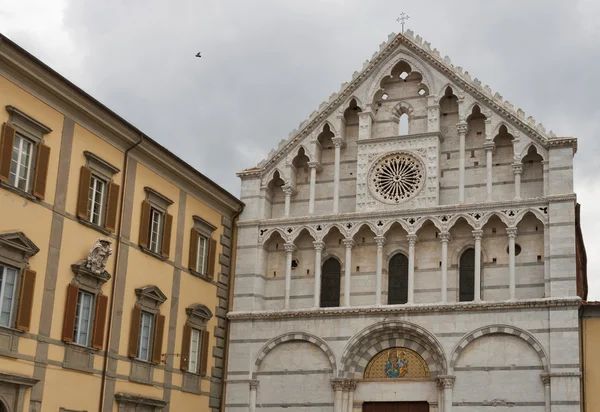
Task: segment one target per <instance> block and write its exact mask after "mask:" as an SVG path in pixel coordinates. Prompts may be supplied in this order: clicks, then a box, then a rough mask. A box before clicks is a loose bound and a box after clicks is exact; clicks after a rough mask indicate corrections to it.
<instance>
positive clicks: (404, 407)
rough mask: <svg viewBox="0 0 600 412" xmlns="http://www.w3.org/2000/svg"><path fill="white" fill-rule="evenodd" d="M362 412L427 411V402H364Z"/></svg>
mask: <svg viewBox="0 0 600 412" xmlns="http://www.w3.org/2000/svg"><path fill="white" fill-rule="evenodd" d="M363 412H429V404H428V403H427V402H365V403H363Z"/></svg>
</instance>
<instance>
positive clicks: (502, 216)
mask: <svg viewBox="0 0 600 412" xmlns="http://www.w3.org/2000/svg"><path fill="white" fill-rule="evenodd" d="M492 216H496V217H498V218H499V219H500V220H501V221H502V223H504V224H505V225H506V227H510V226H512V224H513V222H512V221H511V219H509V217H508V216H506V215H505V214H504V213H501V212H496V211H494V212H488V213H486V214H485V215H484V216H483V217H482V218H481V219H480V220H479V224H478V229H479V228H482V227H484V226H485V225H486V224H487V222H488V221H489V220H490V219H491V217H492Z"/></svg>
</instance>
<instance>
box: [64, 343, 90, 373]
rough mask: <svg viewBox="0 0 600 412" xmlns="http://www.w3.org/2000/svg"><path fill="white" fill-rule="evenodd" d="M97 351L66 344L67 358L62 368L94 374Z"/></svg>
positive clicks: (75, 344) (87, 347)
mask: <svg viewBox="0 0 600 412" xmlns="http://www.w3.org/2000/svg"><path fill="white" fill-rule="evenodd" d="M96 352H98V350H97V349H94V348H91V347H89V346H83V345H79V344H77V343H72V342H65V357H64V359H63V364H62V367H63V368H65V369H71V370H75V371H78V372H84V373H94V359H95V354H96Z"/></svg>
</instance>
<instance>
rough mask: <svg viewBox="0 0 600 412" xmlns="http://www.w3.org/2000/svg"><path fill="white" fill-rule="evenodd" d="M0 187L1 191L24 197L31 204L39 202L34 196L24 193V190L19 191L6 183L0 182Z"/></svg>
mask: <svg viewBox="0 0 600 412" xmlns="http://www.w3.org/2000/svg"><path fill="white" fill-rule="evenodd" d="M0 187H1V188H3V189H6V190H8V191H9V192H12V193H14V194H16V195H19V196H21V197H24V198H25V199H27V200H29V201H32V202H38V201H39V200H38V198H37V197H35V196H34V195H32V194H31V193H29V192H25V191H24V190H21V189H19V188H17V187H14V186H13V185H11V184H8V183H6V182H3V181H0Z"/></svg>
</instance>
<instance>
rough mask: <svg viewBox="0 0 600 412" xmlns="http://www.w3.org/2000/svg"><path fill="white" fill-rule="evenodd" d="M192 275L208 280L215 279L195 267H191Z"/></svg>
mask: <svg viewBox="0 0 600 412" xmlns="http://www.w3.org/2000/svg"><path fill="white" fill-rule="evenodd" d="M190 275H192V276H195V277H197V278H200V279H204V280H208V281H211V280H213V278H211V277H210V276H208V275H204V274H202V273H200V272H196V271H195V270H193V269H190Z"/></svg>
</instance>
